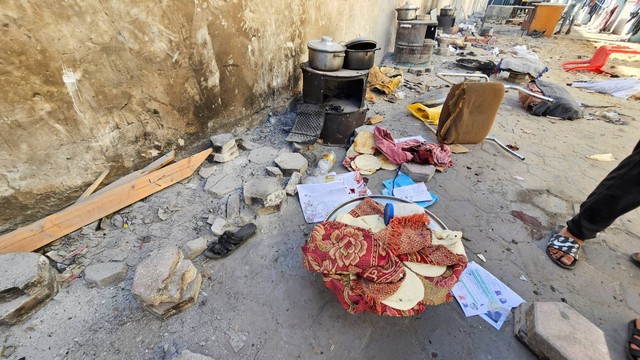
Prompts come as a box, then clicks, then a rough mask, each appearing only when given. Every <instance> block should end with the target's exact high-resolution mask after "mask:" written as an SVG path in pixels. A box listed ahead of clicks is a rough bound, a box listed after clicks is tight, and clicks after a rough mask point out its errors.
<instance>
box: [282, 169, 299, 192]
mask: <svg viewBox="0 0 640 360" xmlns="http://www.w3.org/2000/svg"><path fill="white" fill-rule="evenodd" d="M300 180H302V174H300V173H299V172H294V173H293V174H292V175H291V178H290V179H289V182H288V183H287V187H285V188H284V191H285V192H286V193H287V195H291V196H294V195H295V194H297V193H298V187H297V186H298V184H299V183H300Z"/></svg>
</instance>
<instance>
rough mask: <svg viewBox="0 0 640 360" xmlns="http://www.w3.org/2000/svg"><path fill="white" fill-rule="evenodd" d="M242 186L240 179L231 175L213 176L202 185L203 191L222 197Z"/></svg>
mask: <svg viewBox="0 0 640 360" xmlns="http://www.w3.org/2000/svg"><path fill="white" fill-rule="evenodd" d="M241 185H242V183H241V181H240V179H238V178H237V177H235V176H233V175H227V174H219V175H213V176H212V177H210V178H209V179H207V182H206V183H205V185H204V190H205V191H207V192H209V193H211V194H212V195H215V196H217V197H222V196H224V195H226V194H228V193H230V192H231V191H233V190H235V189H237V188H239V187H240V186H241Z"/></svg>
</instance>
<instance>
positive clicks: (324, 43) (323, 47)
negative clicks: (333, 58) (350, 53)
mask: <svg viewBox="0 0 640 360" xmlns="http://www.w3.org/2000/svg"><path fill="white" fill-rule="evenodd" d="M307 46H308V47H309V49H312V50H318V51H324V52H340V51H344V50H345V47H344V46H342V45H340V44H338V43H335V42H333V39H332V38H331V36H326V35H325V36H323V37H322V39H320V40H311V41H309V42H308V43H307Z"/></svg>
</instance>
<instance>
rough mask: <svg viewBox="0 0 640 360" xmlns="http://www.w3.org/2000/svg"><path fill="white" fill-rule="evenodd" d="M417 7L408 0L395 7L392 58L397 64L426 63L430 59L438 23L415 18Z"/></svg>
mask: <svg viewBox="0 0 640 360" xmlns="http://www.w3.org/2000/svg"><path fill="white" fill-rule="evenodd" d="M418 9H419V7H418V6H415V5H412V4H411V3H409V2H407V3H406V4H404V5H403V6H402V7H399V8H397V9H396V11H397V13H398V15H397V20H398V28H397V31H396V43H395V48H394V51H393V59H394V62H396V63H398V64H409V65H426V64H428V63H429V61H430V60H431V54H432V52H433V47H434V46H435V40H434V39H433V38H434V37H435V31H434V30H435V27H436V26H437V24H438V23H437V21H428V20H416V19H417V17H418Z"/></svg>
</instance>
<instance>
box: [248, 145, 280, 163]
mask: <svg viewBox="0 0 640 360" xmlns="http://www.w3.org/2000/svg"><path fill="white" fill-rule="evenodd" d="M276 156H278V150H277V149H274V148H272V147H269V146H265V147H261V148H259V149H255V150H251V152H250V153H249V161H251V162H252V163H255V164H265V163H267V162H270V161H272V160H273V159H274V158H275V157H276Z"/></svg>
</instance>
